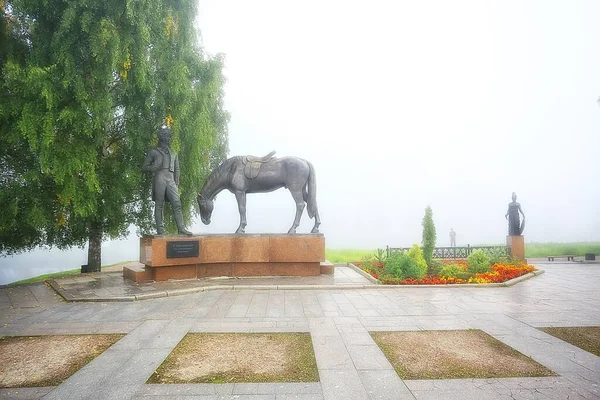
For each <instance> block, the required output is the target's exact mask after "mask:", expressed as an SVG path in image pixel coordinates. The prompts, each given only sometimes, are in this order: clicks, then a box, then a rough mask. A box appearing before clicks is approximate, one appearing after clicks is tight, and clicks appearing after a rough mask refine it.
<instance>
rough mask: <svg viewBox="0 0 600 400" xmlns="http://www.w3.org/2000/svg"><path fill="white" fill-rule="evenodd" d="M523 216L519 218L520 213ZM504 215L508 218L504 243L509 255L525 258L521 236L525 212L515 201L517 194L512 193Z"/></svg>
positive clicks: (517, 258) (519, 258)
mask: <svg viewBox="0 0 600 400" xmlns="http://www.w3.org/2000/svg"><path fill="white" fill-rule="evenodd" d="M519 213H520V214H521V216H522V217H523V219H522V221H521V220H520V215H519ZM504 217H505V218H506V219H507V220H508V236H507V237H506V245H507V246H508V248H509V253H510V256H511V257H512V258H514V259H516V260H525V239H524V238H523V235H522V234H523V229H525V214H524V213H523V210H522V209H521V204H519V203H517V195H516V193H515V192H513V194H512V201H511V202H510V203H508V210H507V211H506V214H505V215H504Z"/></svg>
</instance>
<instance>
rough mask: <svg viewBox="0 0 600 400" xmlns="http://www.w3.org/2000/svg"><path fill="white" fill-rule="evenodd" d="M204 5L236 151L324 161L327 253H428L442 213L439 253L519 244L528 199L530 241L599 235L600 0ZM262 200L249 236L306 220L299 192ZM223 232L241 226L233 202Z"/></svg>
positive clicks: (221, 206) (219, 216) (306, 225)
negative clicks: (517, 210) (517, 228)
mask: <svg viewBox="0 0 600 400" xmlns="http://www.w3.org/2000/svg"><path fill="white" fill-rule="evenodd" d="M199 4H200V13H199V18H198V22H199V23H198V25H199V27H200V29H201V31H202V38H203V44H204V46H205V49H206V50H207V51H208V52H209V53H217V52H222V53H225V54H226V70H225V74H226V76H227V79H228V83H227V86H226V102H225V103H226V108H227V110H229V111H230V112H231V115H232V118H231V123H230V126H229V131H230V149H231V152H230V155H242V154H254V155H263V154H266V153H268V152H269V151H270V150H277V154H278V155H279V156H284V155H295V156H299V157H302V158H306V159H308V160H310V161H311V162H312V163H313V164H314V166H315V168H316V170H317V176H318V187H319V190H318V202H319V206H320V214H321V217H322V220H323V225H322V231H323V232H324V233H325V235H326V240H327V246H328V247H362V248H371V247H384V246H385V245H386V244H390V245H410V244H411V243H414V242H419V241H420V236H421V226H420V223H421V219H422V217H423V213H424V208H425V207H426V206H427V204H430V205H431V206H432V208H433V212H434V221H435V223H436V227H437V230H438V238H439V239H438V242H439V244H440V245H443V244H446V243H447V242H449V237H448V232H449V231H450V228H451V227H453V228H454V230H455V231H456V232H457V241H458V243H459V244H460V243H463V244H466V243H502V242H503V241H504V236H505V235H506V230H507V223H506V221H505V219H504V213H505V212H506V206H507V204H508V203H509V202H510V196H511V193H512V192H513V191H516V192H517V195H518V196H519V198H518V201H519V202H520V203H521V204H522V207H523V210H524V212H525V214H526V216H527V226H526V230H525V232H524V234H525V237H526V240H527V241H586V240H600V216H599V215H598V212H597V211H598V204H599V200H600V192H599V190H598V183H599V182H598V178H599V176H600V175H599V172H600V162H599V161H598V150H599V148H598V145H599V144H600V139H599V136H600V106H599V104H598V103H597V102H596V100H597V99H598V97H599V96H600V53H599V52H598V48H599V44H600V40H599V39H600V24H598V17H599V16H600V2H598V1H548V0H543V1H526V2H524V1H498V2H495V1H481V0H475V1H452V2H448V1H370V2H365V1H303V2H288V1H285V2H282V1H252V2H247V1H227V0H218V1H217V0H214V1H213V0H207V1H204V0H201V1H200V3H199ZM249 202H250V204H249V207H248V208H249V209H248V218H249V222H248V227H247V231H248V232H261V231H275V232H276V231H280V232H285V231H286V230H287V228H288V226H289V225H291V222H292V219H293V213H294V203H293V201H292V200H291V198H290V196H289V193H287V192H285V191H280V192H277V194H270V195H265V194H260V195H251V196H250V200H249ZM263 202H264V203H265V204H261V203H263ZM311 223H312V221H309V220H308V218H307V217H306V215H305V216H304V218H303V224H302V225H301V228H303V229H304V231H308V230H310V228H311V226H312V225H311ZM213 224H215V226H214V227H213V226H210V227H203V226H201V225H200V224H198V225H197V226H194V228H195V229H194V230H195V231H207V230H208V231H210V232H222V231H224V230H225V231H229V232H231V231H233V230H235V228H236V227H237V211H236V206H235V200H234V197H233V195H231V194H229V193H227V194H221V195H220V196H219V197H218V198H217V202H216V203H215V213H214V216H213Z"/></svg>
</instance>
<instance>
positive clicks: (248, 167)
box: [242, 151, 275, 179]
mask: <svg viewBox="0 0 600 400" xmlns="http://www.w3.org/2000/svg"><path fill="white" fill-rule="evenodd" d="M274 154H275V151H272V152H270V153H269V154H267V155H266V156H264V157H256V156H246V157H244V158H243V159H242V162H243V163H244V176H245V177H246V178H248V179H254V178H256V177H257V176H258V173H259V172H260V167H261V165H263V164H264V163H267V162H269V161H271V159H273V155H274Z"/></svg>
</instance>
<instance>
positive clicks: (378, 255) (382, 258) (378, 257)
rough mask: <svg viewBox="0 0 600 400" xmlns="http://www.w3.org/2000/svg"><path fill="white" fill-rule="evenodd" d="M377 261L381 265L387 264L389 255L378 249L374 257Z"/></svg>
mask: <svg viewBox="0 0 600 400" xmlns="http://www.w3.org/2000/svg"><path fill="white" fill-rule="evenodd" d="M373 257H375V260H377V262H380V263H385V259H386V258H387V254H386V252H385V250H383V249H377V253H376V254H375V255H374V256H373Z"/></svg>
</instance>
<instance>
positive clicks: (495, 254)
mask: <svg viewBox="0 0 600 400" xmlns="http://www.w3.org/2000/svg"><path fill="white" fill-rule="evenodd" d="M508 261H509V257H508V256H507V255H506V253H505V251H504V250H501V249H498V250H494V249H492V250H491V251H490V264H491V265H494V264H503V263H505V262H508Z"/></svg>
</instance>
